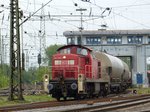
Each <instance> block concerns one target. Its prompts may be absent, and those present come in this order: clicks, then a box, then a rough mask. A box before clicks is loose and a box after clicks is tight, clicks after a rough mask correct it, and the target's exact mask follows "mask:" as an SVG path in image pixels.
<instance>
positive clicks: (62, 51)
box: [59, 48, 71, 54]
mask: <svg viewBox="0 0 150 112" xmlns="http://www.w3.org/2000/svg"><path fill="white" fill-rule="evenodd" d="M59 52H60V54H70V53H71V48H66V49H62V50H60V51H59Z"/></svg>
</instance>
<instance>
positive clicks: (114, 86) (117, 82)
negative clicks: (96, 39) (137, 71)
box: [94, 52, 131, 91]
mask: <svg viewBox="0 0 150 112" xmlns="http://www.w3.org/2000/svg"><path fill="white" fill-rule="evenodd" d="M94 55H95V58H97V59H98V60H100V61H101V69H102V71H101V72H102V76H103V77H107V79H108V82H109V84H110V89H111V91H120V90H121V89H126V88H127V87H128V86H129V85H130V84H131V73H130V70H129V67H128V65H127V64H126V63H125V62H124V61H122V60H121V59H119V58H117V57H115V56H112V55H109V54H106V53H104V52H94Z"/></svg>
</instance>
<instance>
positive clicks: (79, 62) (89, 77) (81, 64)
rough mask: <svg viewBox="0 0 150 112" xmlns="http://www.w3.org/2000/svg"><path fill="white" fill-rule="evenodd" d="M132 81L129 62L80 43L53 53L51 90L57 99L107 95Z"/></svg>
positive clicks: (125, 86) (122, 88)
mask: <svg viewBox="0 0 150 112" xmlns="http://www.w3.org/2000/svg"><path fill="white" fill-rule="evenodd" d="M130 84H131V75H130V71H129V68H128V66H127V64H126V63H125V62H123V61H122V60H120V59H119V58H117V57H115V56H112V55H109V54H106V53H104V52H95V51H93V50H91V49H89V48H87V47H84V46H81V45H67V46H63V47H61V48H59V49H58V50H57V53H56V54H55V55H53V58H52V79H51V80H50V81H49V84H48V90H49V93H50V94H51V95H52V97H54V98H56V99H57V100H60V98H64V100H66V99H67V98H68V97H74V98H76V99H77V98H86V97H88V98H90V97H98V96H106V95H107V94H109V93H112V92H117V93H119V92H121V91H123V90H125V89H126V88H127V87H128V86H129V85H130Z"/></svg>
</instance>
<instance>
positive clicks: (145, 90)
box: [129, 87, 150, 95]
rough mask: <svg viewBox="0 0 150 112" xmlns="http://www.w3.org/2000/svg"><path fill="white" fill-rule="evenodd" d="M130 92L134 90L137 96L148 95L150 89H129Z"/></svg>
mask: <svg viewBox="0 0 150 112" xmlns="http://www.w3.org/2000/svg"><path fill="white" fill-rule="evenodd" d="M129 90H130V91H133V90H136V91H137V94H139V95H141V94H150V88H142V87H139V88H131V89H129Z"/></svg>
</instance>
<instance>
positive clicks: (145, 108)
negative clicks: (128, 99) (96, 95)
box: [114, 103, 150, 112]
mask: <svg viewBox="0 0 150 112" xmlns="http://www.w3.org/2000/svg"><path fill="white" fill-rule="evenodd" d="M114 112H150V103H146V104H143V105H137V106H134V107H129V108H128V109H119V110H115V111H114Z"/></svg>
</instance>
